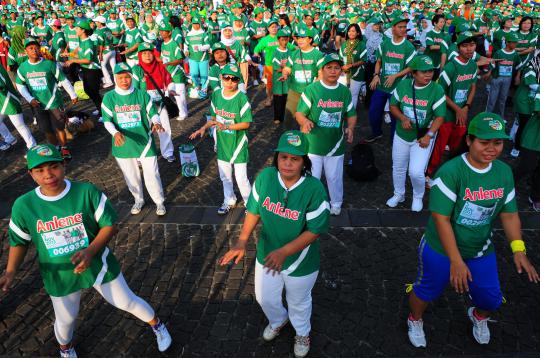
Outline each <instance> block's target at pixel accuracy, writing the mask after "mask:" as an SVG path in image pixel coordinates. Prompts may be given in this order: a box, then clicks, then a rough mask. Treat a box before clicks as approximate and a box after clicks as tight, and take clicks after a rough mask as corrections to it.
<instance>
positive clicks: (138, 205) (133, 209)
mask: <svg viewBox="0 0 540 358" xmlns="http://www.w3.org/2000/svg"><path fill="white" fill-rule="evenodd" d="M143 206H144V201H136V202H135V204H133V206H132V207H131V215H137V214H138V213H140V212H141V209H142V207H143Z"/></svg>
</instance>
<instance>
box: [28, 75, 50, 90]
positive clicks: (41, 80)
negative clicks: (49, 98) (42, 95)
mask: <svg viewBox="0 0 540 358" xmlns="http://www.w3.org/2000/svg"><path fill="white" fill-rule="evenodd" d="M28 83H29V84H30V87H31V88H32V89H33V90H34V91H43V90H45V89H46V88H47V80H46V79H45V77H37V78H29V79H28Z"/></svg>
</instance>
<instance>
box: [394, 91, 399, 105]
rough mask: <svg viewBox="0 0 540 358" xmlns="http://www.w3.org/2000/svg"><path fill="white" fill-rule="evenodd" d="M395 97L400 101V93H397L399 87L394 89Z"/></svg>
mask: <svg viewBox="0 0 540 358" xmlns="http://www.w3.org/2000/svg"><path fill="white" fill-rule="evenodd" d="M394 98H395V99H396V101H398V102H400V98H399V95H398V93H397V88H395V89H394Z"/></svg>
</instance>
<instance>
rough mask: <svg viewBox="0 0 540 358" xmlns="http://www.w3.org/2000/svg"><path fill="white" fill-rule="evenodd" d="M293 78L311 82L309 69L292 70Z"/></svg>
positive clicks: (301, 81)
mask: <svg viewBox="0 0 540 358" xmlns="http://www.w3.org/2000/svg"><path fill="white" fill-rule="evenodd" d="M294 79H295V80H296V82H298V83H311V70H307V71H305V70H299V71H295V72H294Z"/></svg>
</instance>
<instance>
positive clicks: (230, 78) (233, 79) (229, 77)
mask: <svg viewBox="0 0 540 358" xmlns="http://www.w3.org/2000/svg"><path fill="white" fill-rule="evenodd" d="M223 81H231V82H233V83H238V82H240V79H239V78H238V77H234V76H223Z"/></svg>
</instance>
